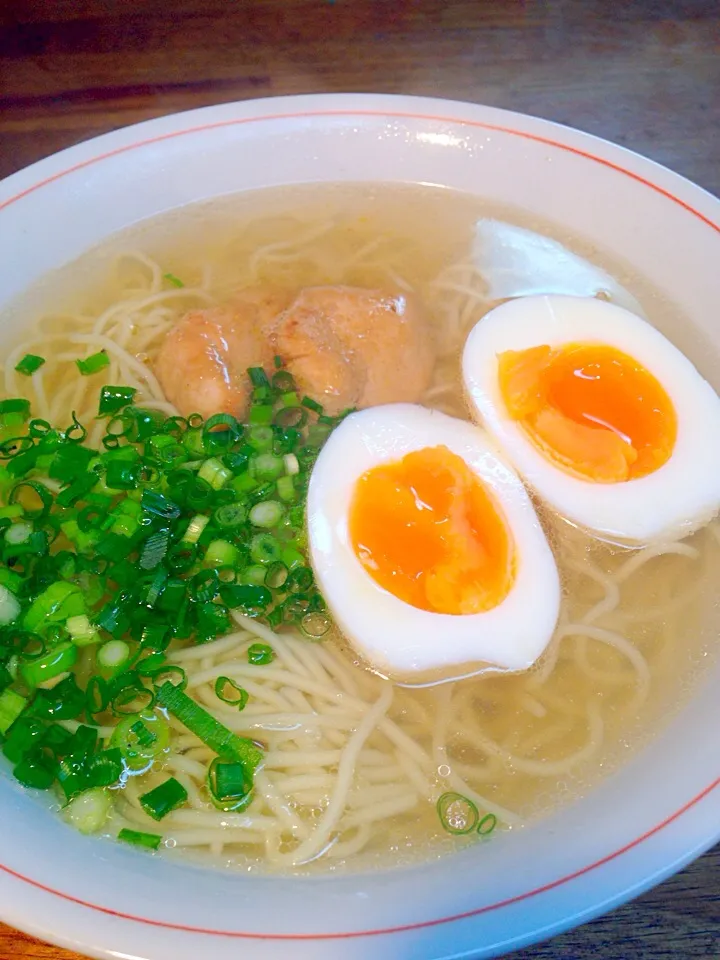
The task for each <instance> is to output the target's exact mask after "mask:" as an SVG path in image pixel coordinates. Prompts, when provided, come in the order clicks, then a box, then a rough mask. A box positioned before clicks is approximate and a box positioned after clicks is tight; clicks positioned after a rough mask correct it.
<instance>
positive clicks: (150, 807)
mask: <svg viewBox="0 0 720 960" xmlns="http://www.w3.org/2000/svg"><path fill="white" fill-rule="evenodd" d="M187 798H188V793H187V790H186V789H185V787H184V786H183V785H182V784H181V783H180V782H179V781H178V780H176V779H175V777H170V778H169V779H168V780H166V781H165V782H164V783H161V784H160V785H159V786H157V787H155V789H154V790H150V791H149V792H148V793H144V794H143V795H142V796H141V797H140V806H141V807H142V808H143V810H144V811H145V813H147V814H148V816H150V817H152V818H153V820H162V819H163V818H164V817H166V816H167V815H168V814H169V813H172V811H173V810H177V808H178V807H181V806H182V805H183V804H184V803H187Z"/></svg>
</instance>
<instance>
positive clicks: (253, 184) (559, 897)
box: [0, 95, 720, 960]
mask: <svg viewBox="0 0 720 960" xmlns="http://www.w3.org/2000/svg"><path fill="white" fill-rule="evenodd" d="M338 181H347V182H356V183H357V182H366V183H368V184H370V183H374V182H385V183H388V182H389V183H393V182H396V183H420V184H432V185H437V186H441V187H447V188H451V189H454V190H459V191H464V192H465V193H468V194H472V195H476V196H480V197H483V198H487V199H489V200H491V201H492V202H493V203H497V204H508V205H511V206H513V207H517V208H521V209H523V210H525V211H527V212H528V213H529V214H531V215H533V216H537V217H538V218H541V219H543V220H549V221H552V222H553V223H555V224H558V225H559V226H561V227H562V228H564V229H567V230H568V231H569V232H571V233H572V234H574V235H577V236H580V237H582V238H584V240H586V241H587V242H588V243H589V244H591V245H595V246H596V247H597V249H598V250H602V251H606V252H608V253H610V254H612V256H613V257H614V258H615V259H616V260H617V261H621V262H624V263H626V264H627V265H629V268H630V269H631V270H632V271H634V272H636V273H637V274H639V275H641V276H643V277H644V278H645V279H646V280H647V281H648V282H649V283H651V284H652V285H653V287H654V288H655V289H656V290H658V291H659V292H660V293H661V294H662V295H663V296H664V297H665V298H667V299H668V300H669V301H670V302H671V303H673V304H675V305H676V306H677V308H678V311H679V312H680V313H681V314H682V315H683V316H685V317H688V318H691V324H692V327H693V331H694V335H696V336H699V337H700V339H701V340H703V341H704V342H705V343H707V344H708V345H709V346H710V347H712V348H713V349H714V350H719V349H720V324H719V323H718V314H717V303H718V302H719V301H720V277H719V275H718V270H717V263H718V262H719V261H720V203H719V202H718V201H717V200H715V199H714V198H713V197H711V196H709V195H708V194H707V193H705V192H704V191H702V190H701V189H699V188H698V187H696V186H694V185H693V184H691V183H689V182H688V181H686V180H684V179H682V178H681V177H678V176H676V175H675V174H673V173H671V172H669V171H668V170H665V169H663V168H662V167H659V166H657V165H656V164H654V163H652V162H650V161H648V160H645V159H643V158H641V157H638V156H636V155H634V154H632V153H630V152H628V151H626V150H623V149H621V148H619V147H616V146H613V145H611V144H609V143H605V142H603V141H601V140H598V139H595V138H593V137H590V136H587V135H585V134H582V133H579V132H576V131H573V130H570V129H568V128H565V127H561V126H557V125H554V124H551V123H548V122H546V121H542V120H538V119H534V118H531V117H525V116H521V115H518V114H513V113H508V112H505V111H501V110H495V109H490V108H486V107H481V106H476V105H470V104H463V103H454V102H449V101H442V100H432V99H415V98H411V97H386V96H364V95H358V96H351V95H348V96H345V95H338V96H335V95H329V96H312V97H289V98H278V99H272V100H259V101H249V102H244V103H237V104H225V105H222V106H218V107H212V108H207V109H203V110H197V111H192V112H189V113H183V114H178V115H174V116H170V117H163V118H160V119H157V120H152V121H149V122H147V123H143V124H140V125H137V126H134V127H130V128H127V129H124V130H120V131H116V132H114V133H111V134H108V135H105V136H102V137H99V138H97V139H94V140H91V141H89V142H87V143H83V144H80V145H78V146H76V147H72V148H71V149H69V150H65V151H63V152H62V153H59V154H56V155H55V156H53V157H50V158H48V159H46V160H43V161H41V162H40V163H37V164H35V165H33V166H32V167H30V168H28V169H26V170H23V171H21V172H19V173H17V174H15V175H13V176H12V177H10V178H8V179H7V180H5V181H4V182H3V183H2V184H1V185H0V232H1V233H2V236H3V237H4V244H3V250H4V254H3V257H2V259H1V260H0V300H2V303H0V306H2V305H4V304H6V303H8V302H10V301H11V300H12V299H13V298H14V297H15V296H16V295H19V294H21V293H22V291H24V290H25V289H26V288H28V287H30V286H32V285H33V284H35V283H37V282H38V281H39V280H41V278H43V277H44V275H45V274H47V273H48V272H49V271H52V270H54V269H55V268H58V267H61V266H62V265H63V264H65V263H68V262H69V261H71V260H73V259H74V258H76V257H78V256H79V255H80V254H82V253H83V252H84V251H86V250H88V249H89V248H91V247H93V246H95V245H96V244H98V243H99V242H101V241H102V240H104V239H105V238H107V237H109V236H111V235H112V234H114V233H116V232H117V231H120V230H122V229H124V228H126V227H128V226H129V225H131V224H134V223H137V222H138V221H140V220H144V219H146V218H149V217H152V216H155V215H158V214H161V213H164V212H167V211H171V210H174V209H176V208H179V207H182V206H184V205H186V204H189V203H192V202H195V201H199V200H209V199H211V198H213V197H219V196H222V195H224V194H231V193H236V192H238V191H246V190H253V189H258V188H265V187H272V186H280V185H287V184H295V183H323V182H338ZM12 333H13V331H10V330H2V331H0V336H1V337H2V338H4V339H5V340H8V339H10V337H11V336H12ZM675 339H676V341H677V342H678V345H679V346H680V347H681V348H683V342H682V340H683V333H682V331H681V333H680V334H679V335H678V336H676V337H675ZM692 359H693V360H694V361H695V362H697V363H699V365H700V366H701V370H702V363H701V360H702V357H700V358H698V357H697V356H695V355H693V356H692ZM706 362H707V361H706ZM702 372H704V373H705V375H706V376H708V377H709V378H710V379H712V376H713V375H716V374H717V371H713V370H712V369H710V370H703V371H702ZM715 386H716V387H717V383H715ZM713 681H714V682H713ZM718 681H720V672H719V671H718V668H717V665H715V666H713V665H710V666H709V667H708V668H707V670H706V671H705V673H704V675H703V677H702V679H701V681H699V682H698V684H697V687H696V689H695V690H694V692H693V696H692V697H691V698H690V699H689V700H688V702H687V703H685V705H684V706H682V708H681V709H679V710H678V711H677V713H676V715H674V716H673V718H672V720H671V721H670V722H669V723H667V724H666V725H664V726H663V727H662V728H660V729H659V730H658V731H657V734H656V736H655V737H654V738H652V739H651V740H650V741H649V742H648V743H647V744H646V745H645V746H644V747H643V748H642V749H637V750H635V751H633V752H632V754H631V755H629V756H628V758H627V761H626V762H625V763H624V764H623V765H621V766H620V767H619V769H617V770H616V771H615V772H614V773H612V775H610V776H609V777H606V778H605V779H604V780H602V781H601V782H600V783H599V784H598V785H597V786H596V787H594V788H593V789H591V790H588V791H587V792H586V793H585V795H583V796H579V797H577V798H576V799H575V800H574V801H573V802H572V803H571V804H569V805H566V806H563V807H562V809H559V810H558V811H557V812H555V813H550V814H548V815H546V816H544V817H543V818H542V819H539V820H537V821H536V822H532V823H530V824H529V825H528V826H525V827H523V828H521V829H514V830H511V831H508V832H504V833H498V835H497V836H495V837H494V838H493V839H492V840H491V841H488V842H484V843H482V844H481V845H478V846H473V847H470V848H467V849H463V850H459V851H458V852H456V853H454V854H451V855H448V856H445V857H443V858H440V859H435V860H432V861H430V862H424V863H422V864H420V865H418V866H405V867H402V868H397V869H386V870H380V869H378V870H375V871H372V872H363V873H343V874H338V875H337V876H335V875H327V874H326V875H318V876H309V877H298V878H291V877H279V876H254V875H253V876H247V875H243V874H242V873H238V872H231V871H227V870H219V869H218V870H216V869H211V868H206V867H201V866H198V865H195V864H192V863H189V862H188V863H184V862H182V861H178V860H175V859H169V858H164V857H162V856H149V855H143V854H141V853H139V852H138V851H136V850H133V849H131V848H128V847H123V846H122V845H119V844H111V843H109V842H107V841H104V840H99V839H94V838H91V837H86V836H82V835H79V834H76V833H75V832H74V831H72V830H71V829H70V828H69V827H68V826H67V825H66V824H65V823H64V822H62V820H61V819H60V818H58V817H57V815H56V813H55V812H54V811H52V810H50V809H49V808H48V807H47V804H44V803H43V802H42V799H38V797H36V796H33V795H31V794H29V793H26V792H24V791H23V790H22V789H21V788H20V787H18V786H17V785H16V784H15V783H14V782H13V780H12V779H11V777H10V776H9V775H5V771H4V772H3V775H2V776H1V777H0V821H1V822H2V824H3V831H2V837H3V839H2V843H0V916H1V917H2V919H3V920H4V921H6V922H7V923H9V924H12V925H13V926H16V927H19V928H20V929H23V930H26V931H28V932H30V933H33V934H35V935H36V936H38V937H41V938H43V939H46V940H50V941H53V942H55V943H57V944H60V945H63V946H66V947H68V948H71V949H75V950H78V951H80V952H83V953H86V954H88V955H91V956H94V957H133V958H143V960H170V958H172V960H195V958H197V957H205V956H208V957H210V956H212V957H213V958H214V960H224V958H228V960H229V958H231V957H236V956H237V955H238V954H239V953H241V952H242V953H243V955H245V956H248V957H252V958H258V960H272V958H278V960H279V958H283V960H303V958H308V960H309V958H312V960H325V958H327V960H330V958H335V957H338V956H342V957H343V958H346V960H365V958H369V957H373V960H401V958H408V960H410V958H412V960H441V958H442V960H446V958H447V960H449V958H459V957H491V956H497V955H499V954H502V953H505V952H507V951H509V950H512V949H516V948H519V947H521V946H523V945H527V944H529V943H532V942H534V941H537V940H539V939H543V938H546V937H549V936H552V935H553V934H555V933H558V932H560V931H562V930H564V929H567V928H568V927H571V926H573V925H576V924H580V923H583V922H584V921H586V920H589V919H590V918H592V917H594V916H596V915H598V914H599V913H601V912H603V911H606V910H609V909H611V908H613V907H615V906H617V905H618V904H620V903H622V902H623V901H625V900H627V899H629V898H630V897H633V896H635V895H637V894H638V893H640V892H642V891H643V890H645V889H647V888H648V887H649V886H651V885H652V884H655V883H658V882H660V881H661V880H663V879H664V878H665V877H667V876H668V875H670V874H671V873H672V872H674V871H676V870H678V869H680V868H682V867H683V866H684V865H685V864H687V863H688V862H689V861H690V860H692V859H693V858H694V857H697V856H699V855H700V854H701V853H702V852H703V851H705V850H707V849H708V848H709V847H710V846H712V845H713V844H714V843H715V842H716V841H717V840H718V839H719V838H720V738H718V737H717V736H715V735H714V732H715V731H716V730H717V729H718V728H719V727H720V701H718V698H717V696H716V690H717V683H718Z"/></svg>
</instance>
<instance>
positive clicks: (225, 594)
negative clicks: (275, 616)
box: [220, 567, 272, 610]
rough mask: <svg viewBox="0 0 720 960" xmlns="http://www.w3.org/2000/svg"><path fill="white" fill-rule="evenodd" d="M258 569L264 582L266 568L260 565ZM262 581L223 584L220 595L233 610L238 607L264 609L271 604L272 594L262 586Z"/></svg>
mask: <svg viewBox="0 0 720 960" xmlns="http://www.w3.org/2000/svg"><path fill="white" fill-rule="evenodd" d="M258 569H259V570H260V572H261V574H262V577H263V581H262V582H264V579H265V568H264V567H259V568H258ZM262 582H261V583H260V584H250V583H248V584H242V583H229V584H223V585H222V586H221V587H220V596H221V597H222V599H223V602H224V603H226V604H227V605H228V607H230V609H231V610H232V609H235V608H236V607H242V608H244V609H246V610H264V609H265V607H267V606H269V605H270V603H271V601H272V594H271V593H270V591H269V590H267V589H266V588H265V587H264V586H262Z"/></svg>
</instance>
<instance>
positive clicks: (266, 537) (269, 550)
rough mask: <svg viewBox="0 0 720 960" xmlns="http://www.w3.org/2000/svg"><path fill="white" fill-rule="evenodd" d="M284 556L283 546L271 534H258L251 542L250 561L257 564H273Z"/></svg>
mask: <svg viewBox="0 0 720 960" xmlns="http://www.w3.org/2000/svg"><path fill="white" fill-rule="evenodd" d="M281 556H282V545H281V544H280V543H279V542H278V541H277V540H276V539H275V537H272V536H270V534H269V533H258V534H256V536H254V537H253V538H252V540H251V541H250V559H251V560H253V561H254V562H255V563H273V562H274V561H275V560H279V559H280V557H281Z"/></svg>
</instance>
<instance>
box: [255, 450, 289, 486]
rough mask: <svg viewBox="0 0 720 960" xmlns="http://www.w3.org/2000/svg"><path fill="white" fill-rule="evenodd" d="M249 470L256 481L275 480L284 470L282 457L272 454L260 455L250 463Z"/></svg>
mask: <svg viewBox="0 0 720 960" xmlns="http://www.w3.org/2000/svg"><path fill="white" fill-rule="evenodd" d="M250 470H251V471H252V473H253V474H254V476H256V477H257V478H258V480H277V478H278V477H280V476H282V474H283V472H284V470H285V464H284V463H283V459H282V457H276V456H275V454H273V453H260V454H258V455H257V456H256V457H253V459H252V460H251V461H250Z"/></svg>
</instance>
